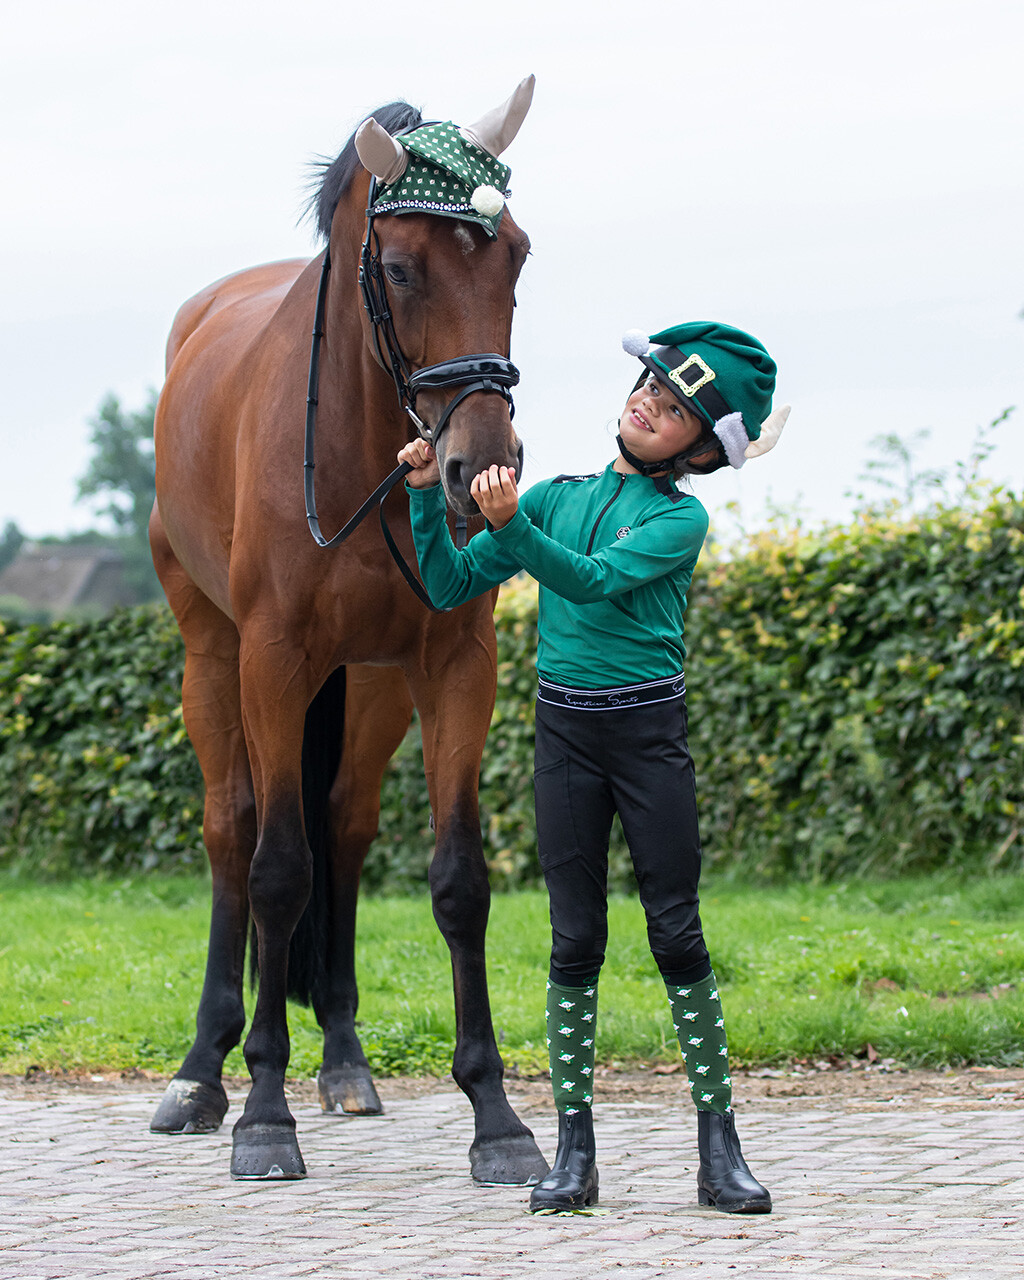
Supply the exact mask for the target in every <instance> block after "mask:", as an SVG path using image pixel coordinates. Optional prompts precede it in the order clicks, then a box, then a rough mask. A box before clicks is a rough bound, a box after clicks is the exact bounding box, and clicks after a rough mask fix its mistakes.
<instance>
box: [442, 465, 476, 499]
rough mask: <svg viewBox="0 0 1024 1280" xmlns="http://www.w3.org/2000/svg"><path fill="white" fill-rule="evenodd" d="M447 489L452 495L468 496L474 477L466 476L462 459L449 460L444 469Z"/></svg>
mask: <svg viewBox="0 0 1024 1280" xmlns="http://www.w3.org/2000/svg"><path fill="white" fill-rule="evenodd" d="M444 478H445V488H446V489H447V490H448V492H449V493H450V494H453V495H457V496H459V497H462V496H463V495H466V496H468V494H469V486H470V483H471V482H472V479H473V477H472V476H467V475H466V468H465V467H464V466H463V464H462V459H461V458H449V459H448V461H447V462H446V463H445V468H444Z"/></svg>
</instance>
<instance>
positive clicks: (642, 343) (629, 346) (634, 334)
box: [622, 329, 651, 356]
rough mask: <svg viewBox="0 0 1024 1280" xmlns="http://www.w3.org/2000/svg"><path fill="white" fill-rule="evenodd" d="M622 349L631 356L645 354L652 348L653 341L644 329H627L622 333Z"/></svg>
mask: <svg viewBox="0 0 1024 1280" xmlns="http://www.w3.org/2000/svg"><path fill="white" fill-rule="evenodd" d="M622 349H623V351H625V353H626V354H627V355H630V356H645V355H646V354H647V353H648V351H650V349H651V342H650V339H649V338H648V337H647V334H646V333H644V331H643V329H627V330H626V332H625V333H624V334H623V335H622Z"/></svg>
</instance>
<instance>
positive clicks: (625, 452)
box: [615, 436, 722, 476]
mask: <svg viewBox="0 0 1024 1280" xmlns="http://www.w3.org/2000/svg"><path fill="white" fill-rule="evenodd" d="M615 443H616V444H617V445H618V446H619V453H621V454H622V456H623V457H624V458H625V459H626V461H627V462H628V463H629V465H630V466H631V467H633V468H635V469H636V470H637V471H639V472H640V474H641V475H642V476H656V475H660V474H661V473H662V472H664V471H675V469H676V467H679V466H682V464H683V463H684V462H688V461H689V459H690V458H697V457H699V456H700V455H701V454H702V453H707V452H708V451H709V450H710V449H715V448H717V449H719V450H721V448H722V443H721V441H720V440H719V439H718V437H717V436H715V437H714V438H713V439H711V440H708V439H707V438H706V437H703V438H702V439H700V440H699V441H698V442H697V443H696V444H693V445H691V446H690V447H689V449H684V450H683V452H682V453H677V454H675V455H674V456H673V457H671V458H663V459H662V460H661V461H660V462H644V460H643V458H638V457H637V456H636V454H635V453H633V452H632V451H631V450H629V449H627V448H626V443H625V441H624V440H623V439H622V436H616V437H615Z"/></svg>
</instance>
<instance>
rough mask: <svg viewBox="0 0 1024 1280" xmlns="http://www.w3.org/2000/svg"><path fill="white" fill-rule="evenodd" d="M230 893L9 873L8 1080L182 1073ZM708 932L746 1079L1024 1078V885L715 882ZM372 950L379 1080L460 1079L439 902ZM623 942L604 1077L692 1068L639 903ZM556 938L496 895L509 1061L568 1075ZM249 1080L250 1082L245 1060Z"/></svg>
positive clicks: (401, 917) (375, 904) (365, 993)
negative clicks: (795, 1065)
mask: <svg viewBox="0 0 1024 1280" xmlns="http://www.w3.org/2000/svg"><path fill="white" fill-rule="evenodd" d="M208 892H209V890H208V886H207V884H206V883H205V881H203V880H200V879H183V878H168V877H159V876H149V877H145V878H138V879H135V880H121V881H106V882H103V881H97V880H83V881H81V882H79V883H75V884H59V885H54V884H41V883H37V882H33V881H30V880H24V879H19V878H16V877H12V876H10V875H0V1072H7V1073H21V1072H24V1071H26V1070H27V1069H28V1068H29V1067H33V1066H36V1067H41V1068H43V1069H47V1070H52V1069H60V1068H64V1069H68V1070H82V1071H98V1070H103V1069H125V1068H130V1067H141V1068H145V1069H149V1070H154V1071H164V1072H173V1071H174V1070H176V1068H177V1067H178V1065H179V1063H180V1061H181V1058H182V1057H183V1055H184V1053H185V1051H186V1049H187V1048H188V1045H189V1043H190V1041H191V1037H192V1032H193V1024H194V1017H195V1006H196V1001H197V999H198V995H199V989H200V984H201V981H202V974H203V968H204V964H205V953H206V928H207V919H208ZM702 916H703V919H704V926H705V933H706V936H707V938H708V941H709V945H710V948H711V953H712V958H713V960H714V963H715V971H716V973H717V976H718V979H719V984H720V987H721V990H722V1000H723V1004H724V1006H725V1013H726V1020H727V1021H726V1025H727V1028H728V1031H729V1040H730V1047H731V1050H732V1055H733V1061H734V1063H736V1064H741V1063H745V1064H754V1063H779V1062H783V1061H786V1060H792V1059H799V1058H811V1059H816V1058H822V1057H828V1056H830V1055H837V1056H839V1057H849V1056H851V1055H855V1054H858V1053H863V1052H865V1047H866V1046H867V1045H871V1046H872V1047H873V1050H874V1051H875V1052H877V1053H878V1055H879V1056H880V1057H888V1058H894V1059H896V1060H897V1061H898V1062H901V1063H906V1064H907V1065H911V1066H927V1065H939V1064H943V1063H951V1064H962V1063H987V1064H993V1065H999V1066H1008V1065H1019V1064H1021V1063H1022V1062H1024V986H1022V982H1021V975H1022V971H1024V879H1021V878H1014V877H1009V876H1007V877H1000V878H991V879H984V880H977V881H966V882H961V881H959V880H956V879H953V878H950V877H932V878H927V879H926V878H921V879H914V880H898V881H891V882H872V883H856V884H843V885H832V886H824V887H821V886H807V885H798V886H791V887H784V888H763V887H752V886H744V885H737V884H731V883H725V882H717V883H716V881H715V880H714V879H713V878H708V880H707V882H706V883H705V885H704V898H703V906H702ZM359 935H360V936H359V981H360V995H361V1004H360V1018H361V1020H362V1037H363V1043H364V1046H365V1048H366V1051H367V1055H368V1056H369V1058H370V1061H371V1065H372V1067H373V1069H374V1071H375V1072H376V1073H377V1074H379V1075H383V1074H394V1073H417V1072H430V1071H434V1072H444V1071H446V1070H447V1068H448V1066H449V1064H450V1059H451V1048H452V1040H453V1034H454V1024H453V1015H452V1002H451V974H450V968H449V964H448V957H447V951H446V948H445V946H444V944H443V942H442V940H441V938H440V935H439V934H438V932H437V930H436V928H435V926H434V922H433V918H432V916H431V912H430V903H429V900H428V899H427V898H426V897H421V898H391V899H386V898H376V899H372V898H371V899H366V900H365V901H364V902H363V903H362V905H361V906H360V927H359ZM610 935H611V936H610V940H609V945H608V956H609V959H608V961H607V962H606V965H605V971H604V974H603V976H602V979H601V995H600V1000H601V1003H600V1010H599V1019H600V1027H599V1033H598V1053H599V1058H600V1060H601V1061H603V1062H619V1063H626V1062H630V1061H635V1060H638V1059H643V1060H648V1061H651V1060H664V1061H675V1060H677V1058H678V1048H677V1046H676V1044H675V1040H674V1037H673V1036H672V1027H671V1022H670V1020H669V1018H668V1011H667V1002H666V999H665V992H664V987H663V986H662V984H661V981H660V979H659V978H658V975H657V971H656V969H655V967H654V963H653V961H652V959H651V956H650V953H649V951H648V950H647V943H646V933H645V929H644V922H643V913H642V910H641V908H640V906H639V903H638V902H637V901H636V900H635V899H629V898H616V899H614V900H613V901H612V903H611V909H610ZM547 938H548V924H547V902H546V899H545V897H544V895H543V894H540V893H517V894H509V895H502V896H497V897H495V899H494V902H493V906H492V910H491V924H490V929H489V933H488V955H489V973H490V984H491V1004H492V1009H493V1012H494V1022H495V1028H496V1030H497V1032H498V1036H499V1040H500V1042H501V1046H502V1052H503V1054H504V1057H505V1060H506V1063H515V1064H517V1065H518V1066H519V1068H520V1069H521V1070H530V1069H536V1068H540V1067H543V1066H544V1065H546V1051H545V1049H544V1019H543V989H544V978H545V974H546V959H547ZM247 1000H248V1004H249V1006H250V1009H251V1006H252V1003H253V998H252V997H251V996H249V997H247ZM290 1021H291V1031H292V1058H291V1073H292V1074H293V1075H296V1076H305V1075H312V1074H315V1072H316V1069H317V1067H318V1065H319V1061H320V1048H319V1040H318V1034H317V1029H316V1025H315V1022H314V1020H313V1017H312V1013H311V1012H310V1011H309V1010H308V1009H302V1008H299V1007H297V1006H293V1007H292V1010H291V1017H290ZM227 1071H228V1072H229V1073H230V1074H233V1075H244V1074H245V1064H244V1061H243V1059H242V1056H241V1053H240V1052H239V1051H237V1050H236V1051H235V1052H234V1053H233V1054H232V1055H231V1056H230V1057H229V1059H228V1062H227Z"/></svg>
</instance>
